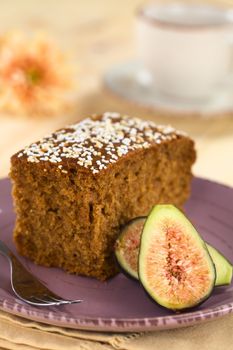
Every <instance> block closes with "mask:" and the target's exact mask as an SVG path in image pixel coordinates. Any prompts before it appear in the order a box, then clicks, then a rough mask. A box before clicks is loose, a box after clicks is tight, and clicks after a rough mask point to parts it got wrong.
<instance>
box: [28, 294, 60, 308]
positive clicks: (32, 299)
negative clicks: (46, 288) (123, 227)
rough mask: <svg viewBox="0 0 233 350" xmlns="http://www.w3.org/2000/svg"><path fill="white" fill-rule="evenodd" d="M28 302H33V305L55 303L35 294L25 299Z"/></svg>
mask: <svg viewBox="0 0 233 350" xmlns="http://www.w3.org/2000/svg"><path fill="white" fill-rule="evenodd" d="M24 301H25V302H26V303H29V304H32V305H35V306H37V305H39V306H49V305H54V303H51V302H49V301H46V300H44V299H41V298H38V297H35V296H31V297H30V298H28V299H27V300H24Z"/></svg>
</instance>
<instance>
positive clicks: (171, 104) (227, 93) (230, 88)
mask: <svg viewBox="0 0 233 350" xmlns="http://www.w3.org/2000/svg"><path fill="white" fill-rule="evenodd" d="M104 84H105V86H106V87H107V88H108V89H110V90H111V91H112V92H114V93H115V94H117V95H118V96H121V97H123V98H125V99H127V100H130V101H132V102H135V103H137V104H139V105H140V106H144V107H147V108H150V109H153V110H156V111H158V110H160V111H164V112H166V111H167V112H170V113H172V114H173V115H175V116H186V115H191V116H193V115H194V114H198V115H201V116H207V117H210V116H211V117H212V116H215V115H217V116H221V115H224V114H226V113H227V114H233V83H232V82H231V83H230V82H228V83H227V82H225V83H224V84H223V85H222V86H221V87H219V88H218V90H216V91H214V92H213V93H212V94H211V95H210V96H209V98H206V99H203V100H198V101H191V100H183V99H179V98H177V97H172V96H167V95H164V94H162V93H161V92H159V91H158V90H157V89H156V87H155V86H154V85H155V84H154V85H152V82H151V79H150V76H149V75H148V73H147V72H146V71H145V70H144V69H143V68H142V66H141V65H140V64H139V63H138V62H136V61H130V62H125V63H122V64H119V65H117V66H114V67H112V68H111V69H110V70H109V71H108V72H106V74H105V76H104Z"/></svg>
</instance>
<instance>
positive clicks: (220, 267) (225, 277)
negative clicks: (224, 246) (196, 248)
mask: <svg viewBox="0 0 233 350" xmlns="http://www.w3.org/2000/svg"><path fill="white" fill-rule="evenodd" d="M206 246H207V249H208V251H209V253H210V256H211V258H212V260H213V262H214V265H215V269H216V281H215V286H216V287H220V286H227V285H229V284H231V281H232V273H233V266H232V264H231V263H230V262H229V261H228V260H227V259H226V258H225V256H223V255H222V254H221V253H220V252H219V251H218V250H217V249H216V248H214V247H212V246H211V245H210V244H208V243H206Z"/></svg>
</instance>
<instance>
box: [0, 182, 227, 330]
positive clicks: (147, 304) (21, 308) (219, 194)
mask: <svg viewBox="0 0 233 350" xmlns="http://www.w3.org/2000/svg"><path fill="white" fill-rule="evenodd" d="M0 193H1V196H0V238H1V240H3V241H4V242H5V243H6V244H7V245H8V246H9V248H10V249H11V250H12V251H13V252H14V253H15V254H16V255H17V256H18V257H19V258H20V260H21V262H22V263H23V264H24V265H25V266H26V267H27V268H28V270H29V271H31V272H32V273H33V274H34V275H36V276H37V277H38V278H39V279H40V280H41V281H42V282H43V283H44V284H46V285H47V286H48V288H50V289H51V290H52V291H53V292H54V293H56V294H58V295H60V296H62V297H64V298H67V299H77V298H80V299H83V302H82V303H81V304H77V305H66V306H60V307H54V306H52V307H48V308H44V307H43V308H40V307H33V306H30V305H27V304H25V303H23V302H22V301H20V300H19V299H17V298H16V296H15V295H14V293H13V292H12V290H11V286H10V270H9V265H8V262H7V261H6V259H5V258H4V257H2V256H0V279H1V285H0V309H1V310H3V311H6V312H9V313H12V314H15V315H19V316H22V317H24V318H27V319H31V320H35V321H38V322H42V323H47V324H51V325H57V326H61V327H67V328H76V329H83V330H93V331H104V332H137V331H152V330H159V329H171V328H178V327H185V326H188V325H193V324H197V323H201V322H204V321H208V320H210V319H214V318H217V317H221V316H223V315H225V314H228V313H231V312H233V285H230V286H226V287H218V288H215V289H214V292H213V294H212V295H211V297H210V298H209V299H208V300H207V301H206V302H204V303H203V304H202V305H200V306H199V307H196V308H194V309H192V310H189V311H186V312H182V313H179V314H175V313H174V312H172V311H170V310H166V309H163V308H161V307H159V306H158V305H157V304H156V303H155V302H153V301H152V300H151V299H150V298H149V297H148V296H147V295H146V294H145V292H144V291H143V288H142V287H141V286H140V284H139V283H138V282H137V281H134V280H132V279H130V278H127V277H126V276H124V275H123V274H121V273H120V274H118V275H117V276H116V277H114V278H112V279H110V280H108V281H107V282H99V281H97V280H95V279H91V278H87V277H81V276H75V275H69V274H66V273H65V272H64V271H62V270H61V269H56V268H45V267H42V266H37V265H35V264H33V263H32V262H31V261H29V260H28V259H25V258H22V257H20V256H19V255H18V254H17V253H16V251H15V247H14V243H13V240H12V231H13V227H14V222H15V214H14V212H13V206H12V199H11V184H10V180H9V179H3V180H0ZM232 208H233V189H232V188H230V187H227V186H224V185H221V184H218V183H215V182H212V181H208V180H205V179H201V178H194V179H193V183H192V195H191V197H190V199H189V201H188V202H187V203H186V206H185V210H186V213H187V215H188V217H189V218H190V219H191V220H192V222H193V223H194V225H195V226H196V227H197V229H198V230H199V232H200V233H201V235H202V236H203V238H204V239H205V240H206V241H207V242H209V243H210V244H211V245H213V246H214V247H216V248H218V249H219V250H220V251H221V252H222V253H223V254H224V255H225V256H226V257H227V258H228V259H229V260H230V261H231V262H232V261H233V239H232V238H233V219H232V218H233V209H232Z"/></svg>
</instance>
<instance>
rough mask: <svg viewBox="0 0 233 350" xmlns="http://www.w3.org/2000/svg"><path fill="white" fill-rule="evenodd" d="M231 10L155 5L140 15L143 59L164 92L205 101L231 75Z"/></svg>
mask: <svg viewBox="0 0 233 350" xmlns="http://www.w3.org/2000/svg"><path fill="white" fill-rule="evenodd" d="M232 28H233V11H232V10H229V9H221V8H218V7H214V6H207V5H206V6H204V5H203V6H202V5H185V4H176V5H175V4H174V5H171V4H170V5H158V4H157V5H156V4H150V5H147V6H145V7H144V8H142V9H141V10H140V11H139V13H138V16H137V44H138V55H139V59H140V61H141V62H142V63H143V65H144V67H145V68H146V69H147V71H148V72H149V74H150V75H151V77H152V81H153V84H154V85H155V86H156V88H157V89H158V90H159V91H161V92H162V93H165V94H169V95H172V96H176V97H181V98H188V99H202V98H206V97H209V96H210V94H211V93H212V92H213V91H214V90H215V89H216V87H217V86H218V85H219V84H221V83H222V82H223V81H224V80H225V79H226V77H227V75H228V74H229V69H230V61H231V58H232V46H231V45H232V37H233V29H232Z"/></svg>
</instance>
